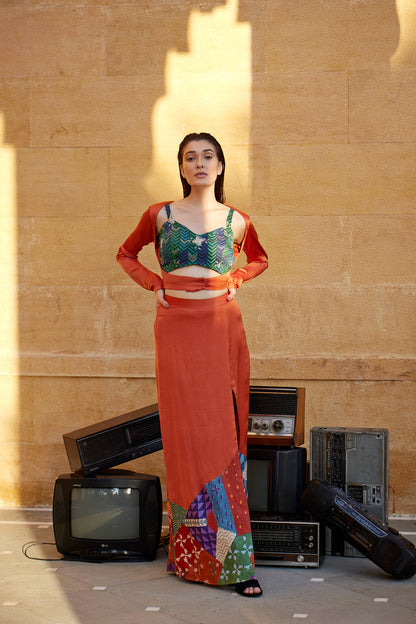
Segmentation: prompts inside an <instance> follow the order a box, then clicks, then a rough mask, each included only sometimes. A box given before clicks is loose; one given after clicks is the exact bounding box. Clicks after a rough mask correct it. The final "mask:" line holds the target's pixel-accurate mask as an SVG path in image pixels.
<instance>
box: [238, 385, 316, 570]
mask: <svg viewBox="0 0 416 624" xmlns="http://www.w3.org/2000/svg"><path fill="white" fill-rule="evenodd" d="M304 422H305V389H304V388H282V387H261V386H252V387H251V388H250V408H249V427H248V450H247V460H248V471H247V472H248V504H249V509H250V518H251V529H252V535H253V546H254V555H255V559H256V562H257V563H258V564H262V565H285V566H302V567H318V566H319V563H320V561H319V558H320V523H319V521H317V520H314V519H312V518H311V516H310V514H308V513H306V512H305V511H304V509H303V507H302V505H301V501H300V498H301V494H302V491H303V490H304V488H305V485H306V480H307V462H306V448H304V447H303V446H301V445H302V444H303V441H304Z"/></svg>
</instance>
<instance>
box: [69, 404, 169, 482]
mask: <svg viewBox="0 0 416 624" xmlns="http://www.w3.org/2000/svg"><path fill="white" fill-rule="evenodd" d="M63 439H64V445H65V450H66V454H67V456H68V460H69V465H70V466H71V470H72V471H73V472H76V473H79V474H82V475H85V476H86V477H88V476H90V475H93V474H95V473H97V472H100V471H102V470H105V469H107V468H111V467H113V466H117V465H118V464H123V463H124V462H128V461H130V460H132V459H136V458H138V457H142V456H143V455H147V454H149V453H153V452H154V451H160V450H161V449H162V435H161V431H160V422H159V410H158V405H157V403H155V404H154V405H149V406H148V407H143V408H141V409H137V410H134V411H133V412H128V413H127V414H122V415H121V416H116V417H114V418H109V419H108V420H104V421H102V422H99V423H96V424H94V425H90V426H88V427H83V428H82V429H78V430H77V431H71V433H65V434H64V436H63Z"/></svg>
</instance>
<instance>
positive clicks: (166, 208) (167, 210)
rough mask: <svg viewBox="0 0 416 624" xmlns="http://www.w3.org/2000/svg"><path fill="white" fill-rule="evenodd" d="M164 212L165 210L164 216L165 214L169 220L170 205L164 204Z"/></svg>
mask: <svg viewBox="0 0 416 624" xmlns="http://www.w3.org/2000/svg"><path fill="white" fill-rule="evenodd" d="M165 210H166V214H167V216H168V219H169V218H170V204H166V206H165Z"/></svg>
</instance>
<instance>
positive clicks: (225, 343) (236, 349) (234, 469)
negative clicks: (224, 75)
mask: <svg viewBox="0 0 416 624" xmlns="http://www.w3.org/2000/svg"><path fill="white" fill-rule="evenodd" d="M178 161H179V171H180V176H181V181H182V186H183V189H184V197H183V199H180V200H178V201H174V202H163V203H160V204H156V205H154V206H151V207H150V208H149V209H148V210H147V211H146V212H145V213H144V214H143V216H142V218H141V220H140V223H139V225H138V226H137V228H136V229H135V230H134V232H133V233H132V234H131V235H130V236H129V237H128V238H127V240H126V241H125V242H124V244H123V245H122V246H121V247H120V249H119V252H118V254H117V260H118V262H119V263H120V265H121V266H122V268H123V269H124V270H125V271H126V272H127V273H128V274H129V275H130V277H132V279H133V280H134V281H135V282H137V283H138V284H140V286H142V287H144V288H146V289H148V290H152V291H153V292H154V293H155V296H156V300H157V314H156V321H155V342H156V379H157V387H158V403H159V415H160V424H161V430H162V440H163V450H164V458H165V466H166V481H167V498H168V503H167V505H168V517H169V527H170V544H169V560H168V571H170V572H174V573H176V574H177V575H178V576H180V577H183V578H185V579H188V580H193V581H200V582H204V583H209V584H213V585H235V589H236V591H237V592H238V593H240V594H242V595H244V596H249V597H254V596H259V595H260V594H261V593H262V590H261V588H260V585H259V583H258V581H257V579H256V578H255V577H254V556H253V546H252V538H251V527H250V519H249V514H248V505H247V495H246V464H247V460H246V455H247V429H248V401H249V383H250V382H249V375H250V370H249V367H250V360H249V353H248V349H247V344H246V338H245V333H244V327H243V324H242V320H241V315H240V311H239V308H238V306H237V303H236V302H235V300H234V297H235V294H236V291H237V288H238V287H239V286H241V284H242V283H243V282H245V281H248V280H250V279H252V278H253V277H255V276H256V275H258V274H260V273H261V272H262V271H264V270H265V269H266V268H267V255H266V253H265V251H264V249H263V248H262V247H261V245H260V243H259V241H258V238H257V234H256V232H255V230H254V227H253V225H252V224H251V222H250V219H249V217H248V216H247V215H245V214H243V213H241V212H239V211H237V210H235V209H233V208H230V207H229V206H226V205H225V204H224V195H223V185H224V171H225V159H224V154H223V151H222V148H221V146H220V144H219V143H218V141H217V140H216V139H215V138H214V137H213V136H211V135H210V134H207V133H200V134H196V133H194V134H190V135H187V136H186V137H185V138H184V140H183V141H182V143H181V145H180V147H179V153H178ZM148 243H153V244H154V245H155V250H156V255H157V257H158V260H159V263H160V266H161V274H162V277H160V276H159V275H156V274H155V273H153V272H151V271H150V270H149V269H147V268H146V267H145V266H143V265H142V264H141V263H140V262H139V261H138V259H137V254H138V253H139V252H140V250H141V249H142V247H143V246H144V245H147V244H148ZM241 250H243V251H244V252H245V254H246V256H247V264H246V266H245V267H244V268H240V269H237V270H234V271H233V272H231V268H232V266H233V265H234V263H235V261H236V259H237V257H238V256H239V254H240V252H241Z"/></svg>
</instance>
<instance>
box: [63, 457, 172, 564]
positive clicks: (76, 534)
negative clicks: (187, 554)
mask: <svg viewBox="0 0 416 624" xmlns="http://www.w3.org/2000/svg"><path fill="white" fill-rule="evenodd" d="M161 526H162V495H161V487H160V480H159V477H157V476H154V475H146V474H140V473H135V472H132V471H127V470H116V469H113V470H108V471H107V472H105V473H101V474H97V475H96V476H93V477H83V476H80V475H78V474H75V473H70V474H61V475H59V477H58V478H57V479H56V481H55V488H54V495H53V530H54V534H55V543H56V548H57V550H58V552H60V553H61V554H63V555H66V556H74V557H83V558H88V559H104V560H105V559H118V558H134V559H138V560H143V561H151V560H152V559H154V558H155V556H156V551H157V549H158V547H159V543H160V533H161Z"/></svg>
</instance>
